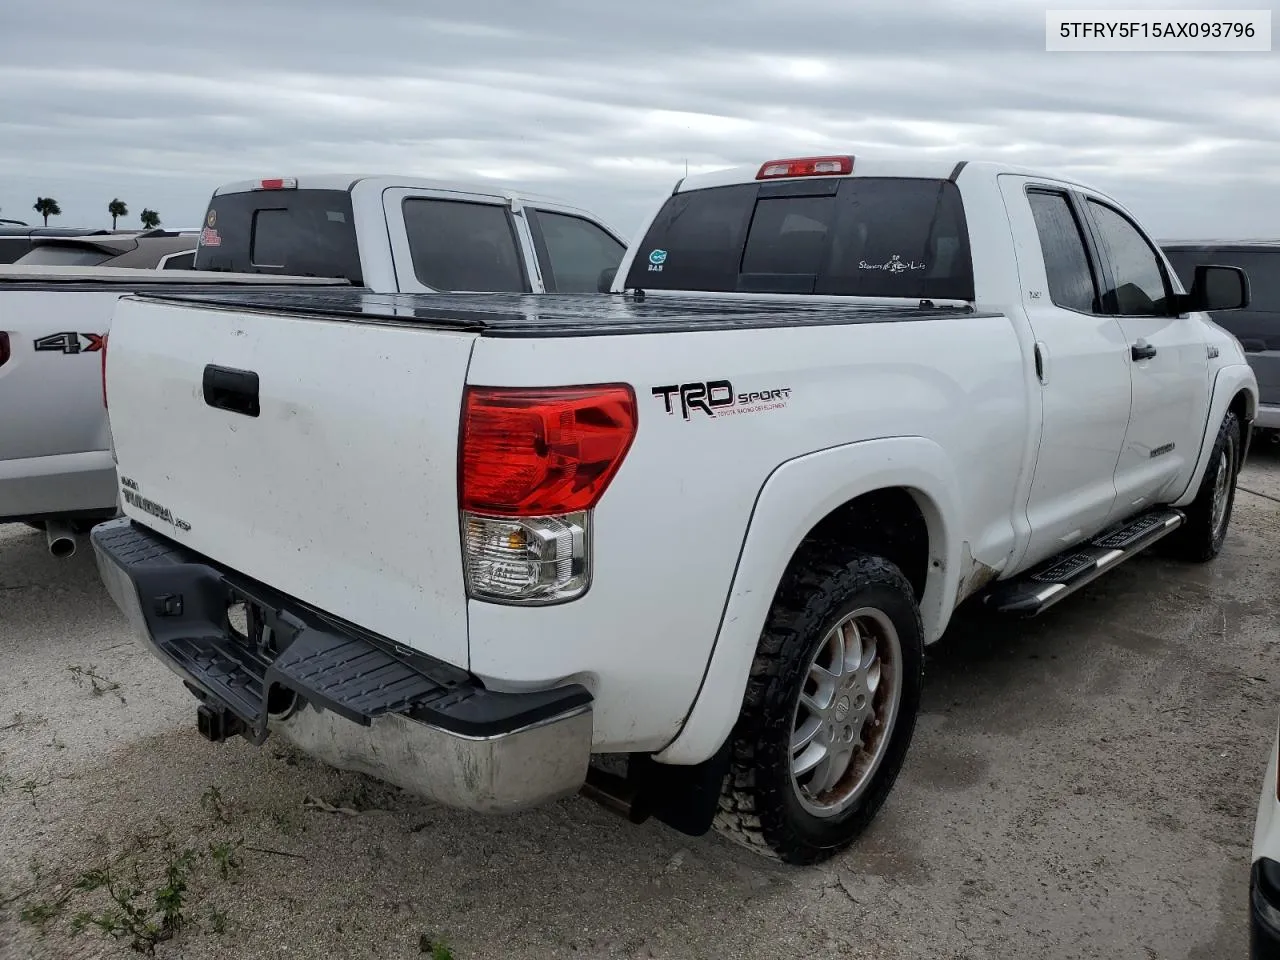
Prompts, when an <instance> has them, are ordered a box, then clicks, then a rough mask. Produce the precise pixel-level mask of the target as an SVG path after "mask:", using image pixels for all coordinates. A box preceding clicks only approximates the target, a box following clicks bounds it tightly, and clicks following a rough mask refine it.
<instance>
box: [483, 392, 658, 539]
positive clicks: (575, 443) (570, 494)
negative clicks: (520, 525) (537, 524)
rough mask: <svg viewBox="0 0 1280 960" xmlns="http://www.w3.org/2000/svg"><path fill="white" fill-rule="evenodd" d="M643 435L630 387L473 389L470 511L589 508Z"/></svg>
mask: <svg viewBox="0 0 1280 960" xmlns="http://www.w3.org/2000/svg"><path fill="white" fill-rule="evenodd" d="M635 435H636V396H635V392H634V391H633V390H632V389H631V388H630V387H629V386H626V385H612V384H611V385H607V386H600V387H570V388H557V389H546V390H528V389H521V388H504V387H470V388H468V389H467V394H466V400H465V408H464V413H463V421H462V509H463V510H468V511H471V512H474V513H488V514H494V515H497V516H505V517H545V516H554V515H557V514H563V513H575V512H577V511H580V510H589V509H591V507H593V506H595V505H596V503H597V502H598V501H599V499H600V497H601V496H602V495H603V494H604V491H605V489H606V488H607V487H608V486H609V482H610V481H611V480H612V479H613V477H614V474H615V473H617V471H618V468H619V467H620V466H622V460H623V458H624V457H625V456H626V455H627V450H628V449H629V448H630V447H631V441H632V440H634V439H635Z"/></svg>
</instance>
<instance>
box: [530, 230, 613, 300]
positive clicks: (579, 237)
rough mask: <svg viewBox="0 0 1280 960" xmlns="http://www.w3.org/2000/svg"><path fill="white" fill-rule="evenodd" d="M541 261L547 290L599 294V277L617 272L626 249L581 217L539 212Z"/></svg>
mask: <svg viewBox="0 0 1280 960" xmlns="http://www.w3.org/2000/svg"><path fill="white" fill-rule="evenodd" d="M537 227H538V239H540V240H541V241H542V242H541V244H540V246H541V248H542V249H540V250H539V260H540V261H541V265H542V273H543V280H544V281H545V282H546V286H547V290H549V291H551V292H554V293H596V292H598V290H599V283H600V275H601V274H602V273H603V272H604V271H605V270H616V269H618V264H619V263H621V262H622V255H623V254H624V253H626V252H627V248H626V247H624V246H623V245H622V244H621V243H619V242H618V241H617V240H615V239H614V238H613V237H611V236H609V234H608V233H606V232H605V231H604V230H602V229H601V228H600V227H598V226H597V225H596V224H594V223H591V222H589V221H587V220H584V219H582V218H581V217H574V216H570V215H569V214H564V213H552V212H551V211H549V210H539V211H537Z"/></svg>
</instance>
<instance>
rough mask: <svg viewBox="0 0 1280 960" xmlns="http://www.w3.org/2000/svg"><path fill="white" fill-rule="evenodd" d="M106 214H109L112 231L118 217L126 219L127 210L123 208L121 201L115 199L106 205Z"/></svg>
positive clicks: (123, 204)
mask: <svg viewBox="0 0 1280 960" xmlns="http://www.w3.org/2000/svg"><path fill="white" fill-rule="evenodd" d="M107 213H109V214H111V229H112V230H114V229H115V228H116V220H117V219H118V218H119V217H127V216H128V215H129V208H128V207H127V206H125V203H124V201H123V200H121V199H119V198H116V199H115V200H112V201H111V202H110V203H108V204H107Z"/></svg>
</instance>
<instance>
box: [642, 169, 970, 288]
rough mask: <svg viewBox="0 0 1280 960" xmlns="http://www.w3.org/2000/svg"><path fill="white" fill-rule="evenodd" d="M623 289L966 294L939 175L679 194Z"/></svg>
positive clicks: (959, 231)
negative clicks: (921, 177) (926, 177)
mask: <svg viewBox="0 0 1280 960" xmlns="http://www.w3.org/2000/svg"><path fill="white" fill-rule="evenodd" d="M627 286H629V287H640V288H649V289H654V290H702V291H717V292H754V293H811V294H827V295H839V296H861V297H894V298H897V297H903V298H909V299H916V298H920V299H956V300H972V299H973V297H974V293H973V266H972V260H971V256H970V248H969V234H968V227H967V224H966V221H965V217H964V207H963V203H962V201H961V199H960V192H959V190H958V188H957V187H956V185H955V184H954V183H952V182H950V181H947V180H932V179H908V178H884V177H848V178H838V179H836V178H832V179H828V180H816V179H815V180H812V181H778V182H773V183H764V184H756V183H750V184H737V185H734V186H727V187H712V188H709V189H705V190H696V191H689V192H688V193H678V194H676V195H675V196H673V197H671V198H670V199H669V200H668V201H667V202H666V204H665V205H664V206H663V208H662V210H661V211H660V212H659V214H658V216H657V217H656V218H655V219H654V222H653V224H652V225H651V226H650V228H649V230H648V231H647V233H646V235H645V238H644V240H643V241H642V243H641V245H640V249H639V254H638V255H637V257H636V260H635V262H634V263H633V264H632V267H631V270H630V272H629V275H628V277H627Z"/></svg>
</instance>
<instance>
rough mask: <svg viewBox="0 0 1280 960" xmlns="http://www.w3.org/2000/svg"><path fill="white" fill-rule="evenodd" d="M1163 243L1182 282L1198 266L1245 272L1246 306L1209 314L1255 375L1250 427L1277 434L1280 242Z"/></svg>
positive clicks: (1279, 418)
mask: <svg viewBox="0 0 1280 960" xmlns="http://www.w3.org/2000/svg"><path fill="white" fill-rule="evenodd" d="M1161 246H1162V247H1163V249H1164V253H1165V256H1166V257H1168V258H1169V262H1170V263H1171V264H1173V269H1174V270H1176V271H1177V272H1178V276H1179V277H1180V278H1181V279H1182V282H1183V283H1184V284H1190V283H1191V282H1192V278H1193V276H1194V274H1195V269H1196V267H1197V266H1199V265H1200V264H1218V265H1223V264H1225V265H1228V266H1236V267H1241V268H1242V269H1243V270H1244V271H1245V272H1246V273H1247V274H1248V275H1249V305H1248V306H1247V307H1245V309H1243V310H1238V311H1232V312H1229V313H1221V314H1219V313H1211V314H1210V315H1209V316H1210V317H1211V318H1212V320H1213V322H1214V323H1216V324H1218V325H1219V326H1220V327H1222V328H1223V329H1224V330H1227V331H1229V332H1230V333H1231V334H1233V335H1234V336H1235V338H1236V339H1237V340H1239V341H1240V344H1241V346H1243V347H1244V352H1245V356H1246V357H1247V358H1248V360H1249V365H1250V366H1251V367H1253V372H1254V373H1255V374H1256V375H1257V377H1258V392H1259V399H1258V417H1257V419H1256V420H1254V422H1253V425H1254V427H1255V428H1257V429H1258V430H1260V431H1265V432H1266V433H1267V434H1269V435H1270V436H1271V438H1272V439H1275V438H1276V437H1277V436H1280V241H1275V240H1253V241H1250V240H1186V241H1174V240H1167V241H1164V242H1163V243H1162V244H1161Z"/></svg>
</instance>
